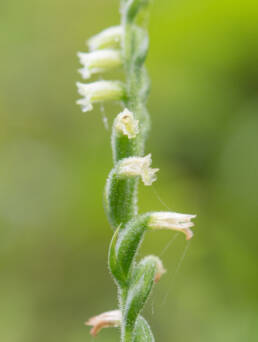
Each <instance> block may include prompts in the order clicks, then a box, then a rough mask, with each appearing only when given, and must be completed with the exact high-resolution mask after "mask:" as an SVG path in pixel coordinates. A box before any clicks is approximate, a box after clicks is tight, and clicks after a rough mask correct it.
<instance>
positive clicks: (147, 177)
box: [118, 154, 159, 185]
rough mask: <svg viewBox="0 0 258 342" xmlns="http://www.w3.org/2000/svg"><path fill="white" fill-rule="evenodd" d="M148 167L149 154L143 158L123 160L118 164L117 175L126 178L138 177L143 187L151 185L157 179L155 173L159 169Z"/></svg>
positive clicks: (149, 162) (149, 164) (149, 161)
mask: <svg viewBox="0 0 258 342" xmlns="http://www.w3.org/2000/svg"><path fill="white" fill-rule="evenodd" d="M150 166H151V154H148V155H147V156H145V157H129V158H124V159H122V160H121V162H120V163H119V171H118V174H119V175H120V176H127V177H135V176H140V177H141V179H142V181H143V183H144V184H145V185H152V183H153V182H155V180H156V179H157V177H156V172H158V171H159V169H152V168H151V167H150Z"/></svg>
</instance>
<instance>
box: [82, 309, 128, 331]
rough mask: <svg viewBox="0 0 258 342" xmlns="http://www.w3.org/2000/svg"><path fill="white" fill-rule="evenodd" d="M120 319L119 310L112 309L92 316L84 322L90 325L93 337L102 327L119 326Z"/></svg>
mask: <svg viewBox="0 0 258 342" xmlns="http://www.w3.org/2000/svg"><path fill="white" fill-rule="evenodd" d="M121 321H122V313H121V311H120V310H113V311H108V312H104V313H102V314H100V315H98V316H95V317H92V318H90V319H89V320H88V321H87V322H86V323H85V324H86V325H90V326H92V329H91V331H90V333H91V335H92V336H94V337H95V336H96V335H97V334H98V333H99V332H100V330H101V329H102V328H109V327H119V326H120V325H121Z"/></svg>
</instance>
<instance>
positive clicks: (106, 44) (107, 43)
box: [88, 26, 123, 51]
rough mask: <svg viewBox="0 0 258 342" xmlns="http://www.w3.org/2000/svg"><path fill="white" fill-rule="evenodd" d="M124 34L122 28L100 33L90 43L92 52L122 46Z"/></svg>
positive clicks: (113, 28)
mask: <svg viewBox="0 0 258 342" xmlns="http://www.w3.org/2000/svg"><path fill="white" fill-rule="evenodd" d="M122 32H123V29H122V27H121V26H112V27H109V28H107V29H106V30H104V31H102V32H100V33H98V34H97V35H95V36H93V37H92V38H91V39H89V41H88V46H89V49H90V51H93V50H98V49H105V48H113V47H118V46H120V44H121V38H122Z"/></svg>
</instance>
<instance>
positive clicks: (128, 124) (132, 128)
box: [114, 108, 139, 139]
mask: <svg viewBox="0 0 258 342" xmlns="http://www.w3.org/2000/svg"><path fill="white" fill-rule="evenodd" d="M114 127H115V130H116V132H118V133H120V134H122V135H127V136H128V139H133V138H135V137H136V135H137V134H138V133H139V121H138V120H136V119H135V118H134V115H133V113H132V112H130V111H129V110H128V109H127V108H126V109H125V110H124V111H123V112H122V113H120V114H118V116H117V117H116V119H115V122H114Z"/></svg>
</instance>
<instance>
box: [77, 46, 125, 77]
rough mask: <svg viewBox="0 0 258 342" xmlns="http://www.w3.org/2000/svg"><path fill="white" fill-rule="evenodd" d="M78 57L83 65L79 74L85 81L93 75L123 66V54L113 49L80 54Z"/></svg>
mask: <svg viewBox="0 0 258 342" xmlns="http://www.w3.org/2000/svg"><path fill="white" fill-rule="evenodd" d="M78 57H79V59H80V63H81V64H82V65H83V68H82V69H79V72H80V73H81V75H82V77H83V78H85V79H87V78H90V77H91V75H92V74H99V73H101V72H105V71H109V70H111V69H114V68H116V67H118V66H120V65H121V64H122V58H121V53H120V52H119V51H118V50H112V49H105V50H97V51H93V52H89V53H84V52H79V53H78Z"/></svg>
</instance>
